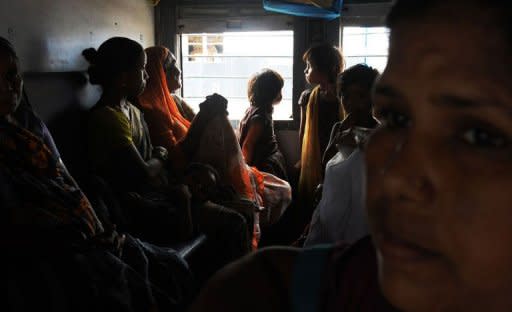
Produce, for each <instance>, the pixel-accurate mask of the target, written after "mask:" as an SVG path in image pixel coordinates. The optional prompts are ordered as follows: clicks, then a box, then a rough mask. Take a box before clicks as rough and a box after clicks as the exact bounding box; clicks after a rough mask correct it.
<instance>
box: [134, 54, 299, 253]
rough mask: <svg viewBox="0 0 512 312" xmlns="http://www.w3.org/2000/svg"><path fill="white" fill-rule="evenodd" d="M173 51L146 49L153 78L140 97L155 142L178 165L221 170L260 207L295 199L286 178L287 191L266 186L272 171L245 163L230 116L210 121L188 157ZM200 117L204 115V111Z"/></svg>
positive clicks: (227, 181)
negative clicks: (171, 73)
mask: <svg viewBox="0 0 512 312" xmlns="http://www.w3.org/2000/svg"><path fill="white" fill-rule="evenodd" d="M169 53H170V52H169V50H168V49H167V48H164V47H151V48H148V49H146V54H147V58H148V63H147V65H146V70H147V72H148V74H149V80H148V85H147V86H146V89H145V91H144V92H143V93H142V95H141V96H140V97H139V105H140V108H141V110H142V111H143V112H144V119H145V120H146V122H147V124H148V128H149V132H150V136H151V141H152V143H153V145H154V146H163V147H165V148H167V150H168V151H169V157H170V159H171V162H173V163H175V166H176V167H178V168H179V167H180V165H183V166H185V164H186V163H187V162H188V161H194V162H200V163H206V164H209V165H211V166H212V167H214V168H215V169H216V170H217V171H218V172H219V175H220V177H221V180H222V182H223V183H225V184H228V185H231V186H233V188H234V189H235V191H236V192H237V193H238V195H240V196H241V197H242V198H244V199H247V200H249V201H252V202H253V203H255V204H256V205H258V206H265V207H266V208H267V209H269V210H270V209H272V208H273V207H272V206H279V207H284V208H286V207H287V206H288V205H289V202H290V201H291V190H290V187H289V185H288V183H287V182H285V181H282V184H283V185H284V186H285V187H284V192H283V191H281V190H280V192H277V191H276V189H277V188H269V189H267V188H265V185H264V182H265V176H266V175H268V174H266V173H261V172H259V171H258V170H257V169H256V168H251V167H249V166H248V165H247V164H246V163H245V160H244V158H243V155H242V151H241V150H240V145H239V144H238V140H237V138H236V135H235V132H234V130H233V128H232V127H231V125H230V123H229V120H228V118H227V115H219V116H216V117H215V118H213V119H212V120H210V121H209V122H208V127H207V128H206V129H207V130H206V131H204V132H203V133H202V134H201V135H200V142H199V143H200V144H199V148H198V150H197V151H196V152H195V154H194V155H191V159H185V155H184V153H183V152H182V151H181V149H180V148H179V145H178V143H179V142H180V141H181V140H183V139H184V138H185V136H186V135H187V133H188V131H189V129H190V127H191V124H190V122H189V121H188V120H186V119H185V118H184V117H183V116H182V115H181V113H180V112H179V109H178V106H177V105H176V102H175V101H174V99H173V97H172V96H171V93H170V92H169V89H168V87H167V78H166V75H165V72H164V63H165V61H166V59H167V57H168V56H169ZM196 118H197V120H199V119H200V118H201V112H199V113H198V115H197V116H196ZM192 127H193V125H192ZM266 180H268V177H267V179H266ZM284 208H283V209H284ZM255 219H256V221H255V228H254V234H255V235H254V240H253V242H252V245H253V248H254V249H255V248H256V247H257V245H258V240H259V222H258V214H256V215H255Z"/></svg>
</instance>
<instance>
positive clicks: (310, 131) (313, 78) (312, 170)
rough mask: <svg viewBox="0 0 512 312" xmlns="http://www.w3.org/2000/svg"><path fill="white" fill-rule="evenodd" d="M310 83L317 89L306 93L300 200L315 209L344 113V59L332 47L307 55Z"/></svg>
mask: <svg viewBox="0 0 512 312" xmlns="http://www.w3.org/2000/svg"><path fill="white" fill-rule="evenodd" d="M303 60H304V61H305V62H306V70H305V71H304V74H305V75H306V80H307V82H308V83H309V84H311V85H313V86H315V87H314V88H313V90H306V91H304V92H303V93H302V95H301V97H300V100H299V106H300V108H301V122H300V132H299V133H300V144H301V145H300V147H301V159H300V163H299V167H300V177H299V197H300V198H301V202H302V203H303V204H304V205H306V207H307V206H311V205H312V198H313V193H314V191H315V189H316V187H317V186H318V184H320V183H321V182H322V177H323V166H322V155H323V153H324V151H325V149H326V148H327V145H328V143H329V138H330V134H331V129H332V127H333V126H334V124H335V123H336V122H338V121H339V120H341V119H342V116H343V110H342V109H341V106H340V102H339V100H338V97H337V96H336V79H337V77H338V75H339V74H340V73H341V71H342V70H343V57H342V56H341V53H340V51H339V50H338V49H337V48H336V47H334V46H332V45H331V44H327V43H324V44H320V45H317V46H313V47H312V48H310V49H309V50H307V51H306V53H304V56H303Z"/></svg>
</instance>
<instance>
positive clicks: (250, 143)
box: [242, 120, 263, 165]
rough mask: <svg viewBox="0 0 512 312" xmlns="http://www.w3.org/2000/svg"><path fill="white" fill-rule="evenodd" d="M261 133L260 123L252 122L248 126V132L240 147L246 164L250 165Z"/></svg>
mask: <svg viewBox="0 0 512 312" xmlns="http://www.w3.org/2000/svg"><path fill="white" fill-rule="evenodd" d="M262 133H263V124H262V123H261V122H260V121H257V120H254V121H253V122H251V124H250V126H249V132H248V133H247V137H246V138H245V140H244V142H243V145H242V154H243V155H244V158H245V161H246V162H247V164H249V165H251V164H252V160H253V156H254V149H255V147H256V143H257V142H258V140H259V138H260V136H261V134H262Z"/></svg>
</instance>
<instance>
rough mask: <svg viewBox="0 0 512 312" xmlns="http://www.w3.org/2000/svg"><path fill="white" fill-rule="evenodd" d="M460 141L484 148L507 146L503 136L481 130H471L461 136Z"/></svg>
mask: <svg viewBox="0 0 512 312" xmlns="http://www.w3.org/2000/svg"><path fill="white" fill-rule="evenodd" d="M462 140H463V141H464V142H465V143H467V144H469V145H474V146H478V147H484V148H501V147H504V146H505V145H506V144H507V139H506V138H505V136H503V135H500V134H495V133H492V132H490V131H487V130H484V129H482V128H472V129H469V130H466V131H465V132H464V133H463V134H462Z"/></svg>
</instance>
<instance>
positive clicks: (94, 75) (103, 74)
mask: <svg viewBox="0 0 512 312" xmlns="http://www.w3.org/2000/svg"><path fill="white" fill-rule="evenodd" d="M83 55H84V57H85V58H86V59H87V60H88V61H89V63H90V64H91V65H90V67H89V79H90V82H91V83H92V84H99V85H101V87H102V89H103V93H102V96H101V98H100V100H99V101H98V103H97V104H96V105H95V106H94V107H93V108H92V110H91V112H90V114H89V119H88V149H89V159H90V161H91V163H92V167H93V171H94V172H95V173H96V174H98V175H99V176H101V177H103V178H104V179H105V180H106V181H107V182H108V183H109V184H110V185H111V186H112V187H113V188H114V190H115V191H116V192H117V193H118V194H120V197H121V198H123V199H124V201H123V208H124V211H123V212H124V214H125V218H126V219H127V220H128V221H127V224H125V225H120V226H124V229H127V230H129V231H130V232H132V233H135V234H137V235H138V236H141V237H143V238H145V239H148V240H150V241H152V242H155V243H160V244H169V243H173V242H180V241H183V240H185V239H187V238H189V237H190V235H191V233H192V223H191V222H192V220H191V216H190V198H189V196H188V194H187V192H186V191H184V190H183V188H181V189H180V188H179V187H171V185H170V184H169V183H168V181H167V174H166V172H165V170H164V164H165V162H166V161H167V150H166V149H165V148H163V147H159V146H157V147H153V145H152V143H151V139H150V137H149V133H148V131H147V126H146V124H145V121H144V119H143V117H142V113H141V112H140V111H139V109H138V108H136V107H135V106H134V105H132V104H131V99H134V98H136V97H137V96H138V95H139V94H140V93H141V92H142V91H143V90H144V87H145V85H146V79H147V73H146V70H145V66H146V54H145V53H144V49H143V48H142V46H141V45H140V44H138V43H137V42H135V41H132V40H130V39H127V38H122V37H115V38H111V39H109V40H107V41H105V42H104V43H103V44H102V45H101V46H100V47H99V49H98V50H96V49H93V48H90V49H87V50H84V52H83ZM133 192H136V193H137V194H138V195H137V196H133Z"/></svg>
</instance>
